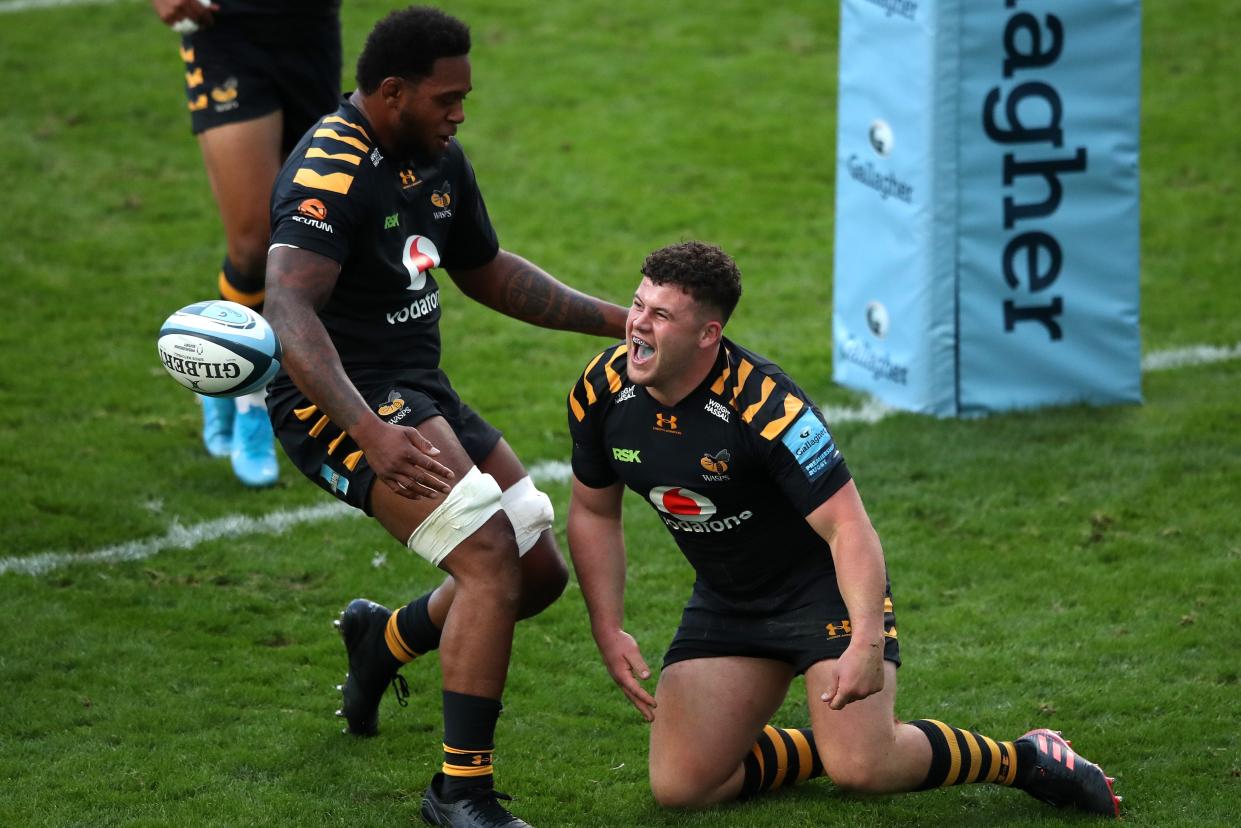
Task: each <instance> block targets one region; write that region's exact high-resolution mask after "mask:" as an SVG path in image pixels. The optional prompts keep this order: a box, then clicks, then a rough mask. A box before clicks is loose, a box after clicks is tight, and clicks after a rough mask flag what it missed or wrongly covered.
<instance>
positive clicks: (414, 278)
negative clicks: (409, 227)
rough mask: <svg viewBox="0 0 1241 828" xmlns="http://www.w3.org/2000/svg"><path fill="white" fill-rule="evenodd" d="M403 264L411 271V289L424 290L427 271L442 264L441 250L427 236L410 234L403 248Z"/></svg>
mask: <svg viewBox="0 0 1241 828" xmlns="http://www.w3.org/2000/svg"><path fill="white" fill-rule="evenodd" d="M401 264H403V265H405V269H406V270H408V271H409V288H408V289H409V290H422V288H423V286H424V285H425V284H426V283H427V271H428V270H430V269H431V268H433V267H439V265H440V252H439V250H438V249H436V247H435V242H433V241H431V240H430V239H428V238H427V237H426V236H410V237H409V238H407V239H406V240H405V247H404V248H403V249H402V250H401Z"/></svg>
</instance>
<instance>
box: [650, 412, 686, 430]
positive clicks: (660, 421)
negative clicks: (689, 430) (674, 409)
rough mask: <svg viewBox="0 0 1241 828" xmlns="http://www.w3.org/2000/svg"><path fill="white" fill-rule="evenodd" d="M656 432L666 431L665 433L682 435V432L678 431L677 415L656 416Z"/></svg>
mask: <svg viewBox="0 0 1241 828" xmlns="http://www.w3.org/2000/svg"><path fill="white" fill-rule="evenodd" d="M655 430H656V431H664V432H667V433H668V434H680V433H681V432H680V431H678V430H677V418H676V415H675V414H662V413H660V414H656V415H655Z"/></svg>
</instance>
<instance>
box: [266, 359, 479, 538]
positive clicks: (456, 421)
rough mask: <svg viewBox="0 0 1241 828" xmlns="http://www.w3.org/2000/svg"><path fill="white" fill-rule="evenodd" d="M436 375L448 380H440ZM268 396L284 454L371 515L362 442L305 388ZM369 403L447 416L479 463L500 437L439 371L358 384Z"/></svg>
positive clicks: (387, 411) (398, 412)
mask: <svg viewBox="0 0 1241 828" xmlns="http://www.w3.org/2000/svg"><path fill="white" fill-rule="evenodd" d="M437 375H438V377H439V378H442V379H443V381H442V382H439V381H436V378H437ZM293 391H294V394H293V395H290V394H287V393H286V394H279V393H273V394H271V395H269V396H268V398H267V402H268V409H269V411H270V412H271V414H272V427H273V428H274V429H275V432H276V438H277V439H278V440H279V441H280V445H281V446H282V447H283V448H284V451H285V454H287V455H288V457H289V459H290V460H292V461H293V464H294V465H295V466H297V467H298V469H300V470H301V472H302V474H304V475H306V477H308V478H310V480H311V481H312V482H314V483H315V484H316V485H317V486H319V488H321V489H323V490H324V491H326V492H330V493H331V494H332V495H334V496H335V497H336V498H337V499H338V500H342V501H344V502H345V503H348V504H349V505H350V506H353V507H355V508H358V509H361V510H362V511H364V512H366V514H368V515H369V514H371V504H370V493H371V487H372V486H374V485H375V472H374V471H373V470H372V469H371V467H370V465H369V464H367V462H366V458H365V456H364V455H362V454H361V450H360V449H359V448H358V444H357V443H355V442H354V441H353V438H352V437H350V436H349V435H348V434H346V433H345V432H344V431H342V430H341V429H340V428H338V427H337V426H336V424H335V423H332V422H331V421H329V420H328V419H327V417H325V416H324V415H323V414H322V413H321V412H320V411H319V410H318V409H317V408H314V407H313V406H312V405H311V403H310V402H309V401H308V400H306V398H305V397H302V396H301V394H300V393H296V389H293ZM358 391H359V392H360V393H361V394H362V398H363V399H365V400H366V404H367V405H369V406H370V407H371V410H373V411H374V412H375V413H376V414H378V415H379V417H380V418H381V419H383V420H384V421H386V422H389V423H394V424H399V425H404V426H417V425H418V424H419V423H422V422H424V421H426V420H428V419H430V418H432V417H443V418H444V419H445V420H446V421H447V422H448V425H449V426H451V427H452V430H453V432H454V433H455V434H456V436H457V440H458V441H459V442H460V443H461V447H462V448H464V449H465V452H466V454H468V455H469V456H470V459H471V460H473V461H474V464H475V465H478V464H479V463H481V462H482V461H483V460H485V459H486V458H487V456H488V455H489V454H491V452H492V451H493V450H494V449H495V447H496V445H497V444H498V443H499V442H500V437H501V436H502V435H501V432H500V430H499V429H498V428H496V427H495V426H493V425H491V423H489V422H487V421H486V420H484V419H483V418H482V417H481V416H480V415H479V414H478V413H477V412H476V411H474V409H472V408H470V407H469V406H468V405H466V404H465V403H463V402H462V401H461V399H460V398H459V397H458V396H457V393H456V392H455V391H454V390H453V389H452V387H451V386H450V385H449V384H448V381H447V378H444V377H443V374H442V373H440V372H420V373H419V374H418V375H406V376H400V375H394V377H393V378H392V379H391V380H389V381H388V382H384V383H378V384H367V385H359V386H358Z"/></svg>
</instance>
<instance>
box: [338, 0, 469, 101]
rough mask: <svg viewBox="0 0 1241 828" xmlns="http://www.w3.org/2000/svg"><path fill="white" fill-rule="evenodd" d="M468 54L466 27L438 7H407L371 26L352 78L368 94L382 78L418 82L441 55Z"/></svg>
mask: <svg viewBox="0 0 1241 828" xmlns="http://www.w3.org/2000/svg"><path fill="white" fill-rule="evenodd" d="M469 53H470V27H469V26H467V25H465V24H464V23H462V22H461V21H460V20H458V19H457V18H455V17H453V16H452V15H449V14H445V13H444V12H442V11H440V10H439V9H434V8H431V7H430V6H410V7H409V8H407V9H398V10H397V11H394V12H391V13H389V14H388V16H387V17H385V18H383V19H382V20H380V21H379V22H378V23H376V24H375V28H373V29H371V33H370V34H369V35H367V37H366V45H365V46H363V47H362V54H361V55H359V56H358V69H357V73H356V74H355V79H356V80H357V82H358V88H359V89H361V90H362V94H364V95H369V94H371V93H372V92H374V91H375V90H376V89H378V88H379V84H380V83H382V82H383V79H384V78H405V79H407V80H411V81H418V80H421V79H422V78H425V77H428V76H430V74H431V71H432V67H433V66H434V65H435V61H437V60H439V59H440V58H445V57H459V56H461V55H468V54H469Z"/></svg>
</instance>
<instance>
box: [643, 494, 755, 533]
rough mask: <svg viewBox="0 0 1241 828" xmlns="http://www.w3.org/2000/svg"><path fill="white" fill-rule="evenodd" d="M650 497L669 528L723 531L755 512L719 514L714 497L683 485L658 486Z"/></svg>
mask: <svg viewBox="0 0 1241 828" xmlns="http://www.w3.org/2000/svg"><path fill="white" fill-rule="evenodd" d="M648 497H649V498H650V501H651V504H652V505H654V507H655V509H656V510H658V512H659V516H660V517H661V518H663V521H664V523H666V524H667V525H668V528H669V529H672V530H674V531H677V532H697V533H703V532H708V533H709V532H723V531H726V530H728V529H735V528H737V527H738V526H740V525H741V522H742V521H743V520H749V519H750V518H751V517H753V516H754V513H753V512H751V511H749V510H748V509H747V510H746V511H744V512H742V513H741V514H740V515H732V516H729V517H724V518H717V517H715V513H716V508H715V504H714V503H712V502H711V500H710V498H707V497H704V496H702V495H700V494H698V492H695V491H693V490H692V489H686V488H684V487H683V486H656V487H655V488H653V489H651V493H650V494H649V495H648Z"/></svg>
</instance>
